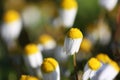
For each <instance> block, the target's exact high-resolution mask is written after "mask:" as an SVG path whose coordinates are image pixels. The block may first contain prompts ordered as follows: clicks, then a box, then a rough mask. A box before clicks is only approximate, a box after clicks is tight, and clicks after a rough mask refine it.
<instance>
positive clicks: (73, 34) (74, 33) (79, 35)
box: [67, 28, 83, 39]
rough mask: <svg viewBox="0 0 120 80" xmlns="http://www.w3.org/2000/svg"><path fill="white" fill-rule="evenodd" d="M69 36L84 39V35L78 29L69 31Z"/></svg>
mask: <svg viewBox="0 0 120 80" xmlns="http://www.w3.org/2000/svg"><path fill="white" fill-rule="evenodd" d="M67 36H68V37H69V38H72V39H77V38H83V34H82V32H81V31H80V30H79V29H78V28H71V29H70V30H69V31H68V33H67Z"/></svg>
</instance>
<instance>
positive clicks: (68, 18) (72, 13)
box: [60, 8, 77, 27]
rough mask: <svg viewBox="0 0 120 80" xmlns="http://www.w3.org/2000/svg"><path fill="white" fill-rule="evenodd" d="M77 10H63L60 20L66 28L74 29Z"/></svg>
mask: <svg viewBox="0 0 120 80" xmlns="http://www.w3.org/2000/svg"><path fill="white" fill-rule="evenodd" d="M76 13H77V8H74V9H71V10H61V11H60V18H61V22H62V23H63V25H64V26H65V27H72V26H73V24H74V20H75V17H76Z"/></svg>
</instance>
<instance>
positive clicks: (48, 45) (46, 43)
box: [38, 34, 56, 50]
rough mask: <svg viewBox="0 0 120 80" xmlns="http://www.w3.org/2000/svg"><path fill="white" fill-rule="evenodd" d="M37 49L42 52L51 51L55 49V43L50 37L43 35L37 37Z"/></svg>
mask: <svg viewBox="0 0 120 80" xmlns="http://www.w3.org/2000/svg"><path fill="white" fill-rule="evenodd" d="M38 47H39V49H42V50H51V49H54V48H55V47H56V42H55V40H54V39H53V38H52V37H51V36H50V35H47V34H43V35H41V36H40V37H39V45H38Z"/></svg>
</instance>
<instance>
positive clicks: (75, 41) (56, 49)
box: [0, 0, 120, 80]
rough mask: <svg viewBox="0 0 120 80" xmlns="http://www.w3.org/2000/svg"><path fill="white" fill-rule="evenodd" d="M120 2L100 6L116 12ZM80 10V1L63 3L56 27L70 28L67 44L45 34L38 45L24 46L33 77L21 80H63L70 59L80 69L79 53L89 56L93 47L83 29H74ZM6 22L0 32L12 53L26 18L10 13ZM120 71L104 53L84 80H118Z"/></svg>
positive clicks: (92, 61)
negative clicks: (88, 53) (115, 9)
mask: <svg viewBox="0 0 120 80" xmlns="http://www.w3.org/2000/svg"><path fill="white" fill-rule="evenodd" d="M117 1H118V0H99V3H100V4H101V6H103V7H105V8H106V9H108V10H112V9H113V8H114V7H115V5H116V3H117ZM106 4H107V5H106ZM77 9H78V4H77V1H76V0H62V3H61V9H60V16H59V18H57V21H55V24H58V25H61V26H65V27H67V28H70V29H69V31H68V32H67V34H66V36H65V37H64V42H61V44H57V43H56V41H55V40H54V38H53V37H51V36H50V35H48V34H42V35H40V37H39V38H38V41H39V42H38V43H37V44H36V43H29V44H27V45H26V46H24V50H23V53H24V54H21V55H22V56H23V59H24V63H25V66H26V67H27V71H28V73H29V74H28V75H21V78H20V80H60V79H61V74H60V73H61V72H60V71H61V70H60V69H61V68H60V67H61V65H63V63H65V64H66V61H68V60H69V56H73V65H74V70H76V66H77V64H76V60H79V59H81V58H80V57H78V56H76V55H77V53H79V52H80V51H82V50H83V52H85V53H87V52H89V51H90V49H91V46H92V44H91V43H90V41H89V40H88V39H86V38H83V33H82V32H81V31H80V29H78V28H71V27H72V26H73V24H74V21H75V16H76V14H77ZM3 21H4V22H3V24H2V26H1V29H0V30H1V31H0V32H1V36H2V38H3V39H4V41H5V43H6V45H7V49H8V51H9V50H10V51H11V50H12V49H14V48H16V47H18V45H17V44H18V42H17V39H18V37H19V35H20V33H21V30H22V28H23V27H22V19H21V17H20V14H19V13H18V12H16V11H15V10H10V11H7V12H6V13H5V15H4V17H3ZM100 29H101V28H100ZM102 30H103V29H102ZM97 33H98V32H97ZM99 35H101V34H99ZM58 36H59V35H58ZM90 36H91V35H90ZM93 36H94V35H93ZM88 37H89V35H88ZM93 39H94V38H92V40H93ZM43 53H44V54H43ZM53 53H54V54H53ZM119 69H120V68H119V65H118V64H117V63H116V62H115V61H114V60H112V59H110V58H109V56H107V55H106V54H103V53H100V54H98V55H97V56H96V57H90V58H89V60H88V62H87V63H86V65H85V67H84V70H83V75H82V80H89V79H90V80H114V78H115V77H116V76H117V75H118V73H119ZM75 75H76V80H78V74H77V72H76V74H75Z"/></svg>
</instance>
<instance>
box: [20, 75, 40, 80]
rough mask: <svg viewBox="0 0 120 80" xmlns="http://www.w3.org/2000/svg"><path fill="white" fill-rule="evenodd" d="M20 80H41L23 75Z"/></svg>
mask: <svg viewBox="0 0 120 80" xmlns="http://www.w3.org/2000/svg"><path fill="white" fill-rule="evenodd" d="M20 80H39V79H38V78H36V77H34V76H29V75H22V76H21V78H20Z"/></svg>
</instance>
